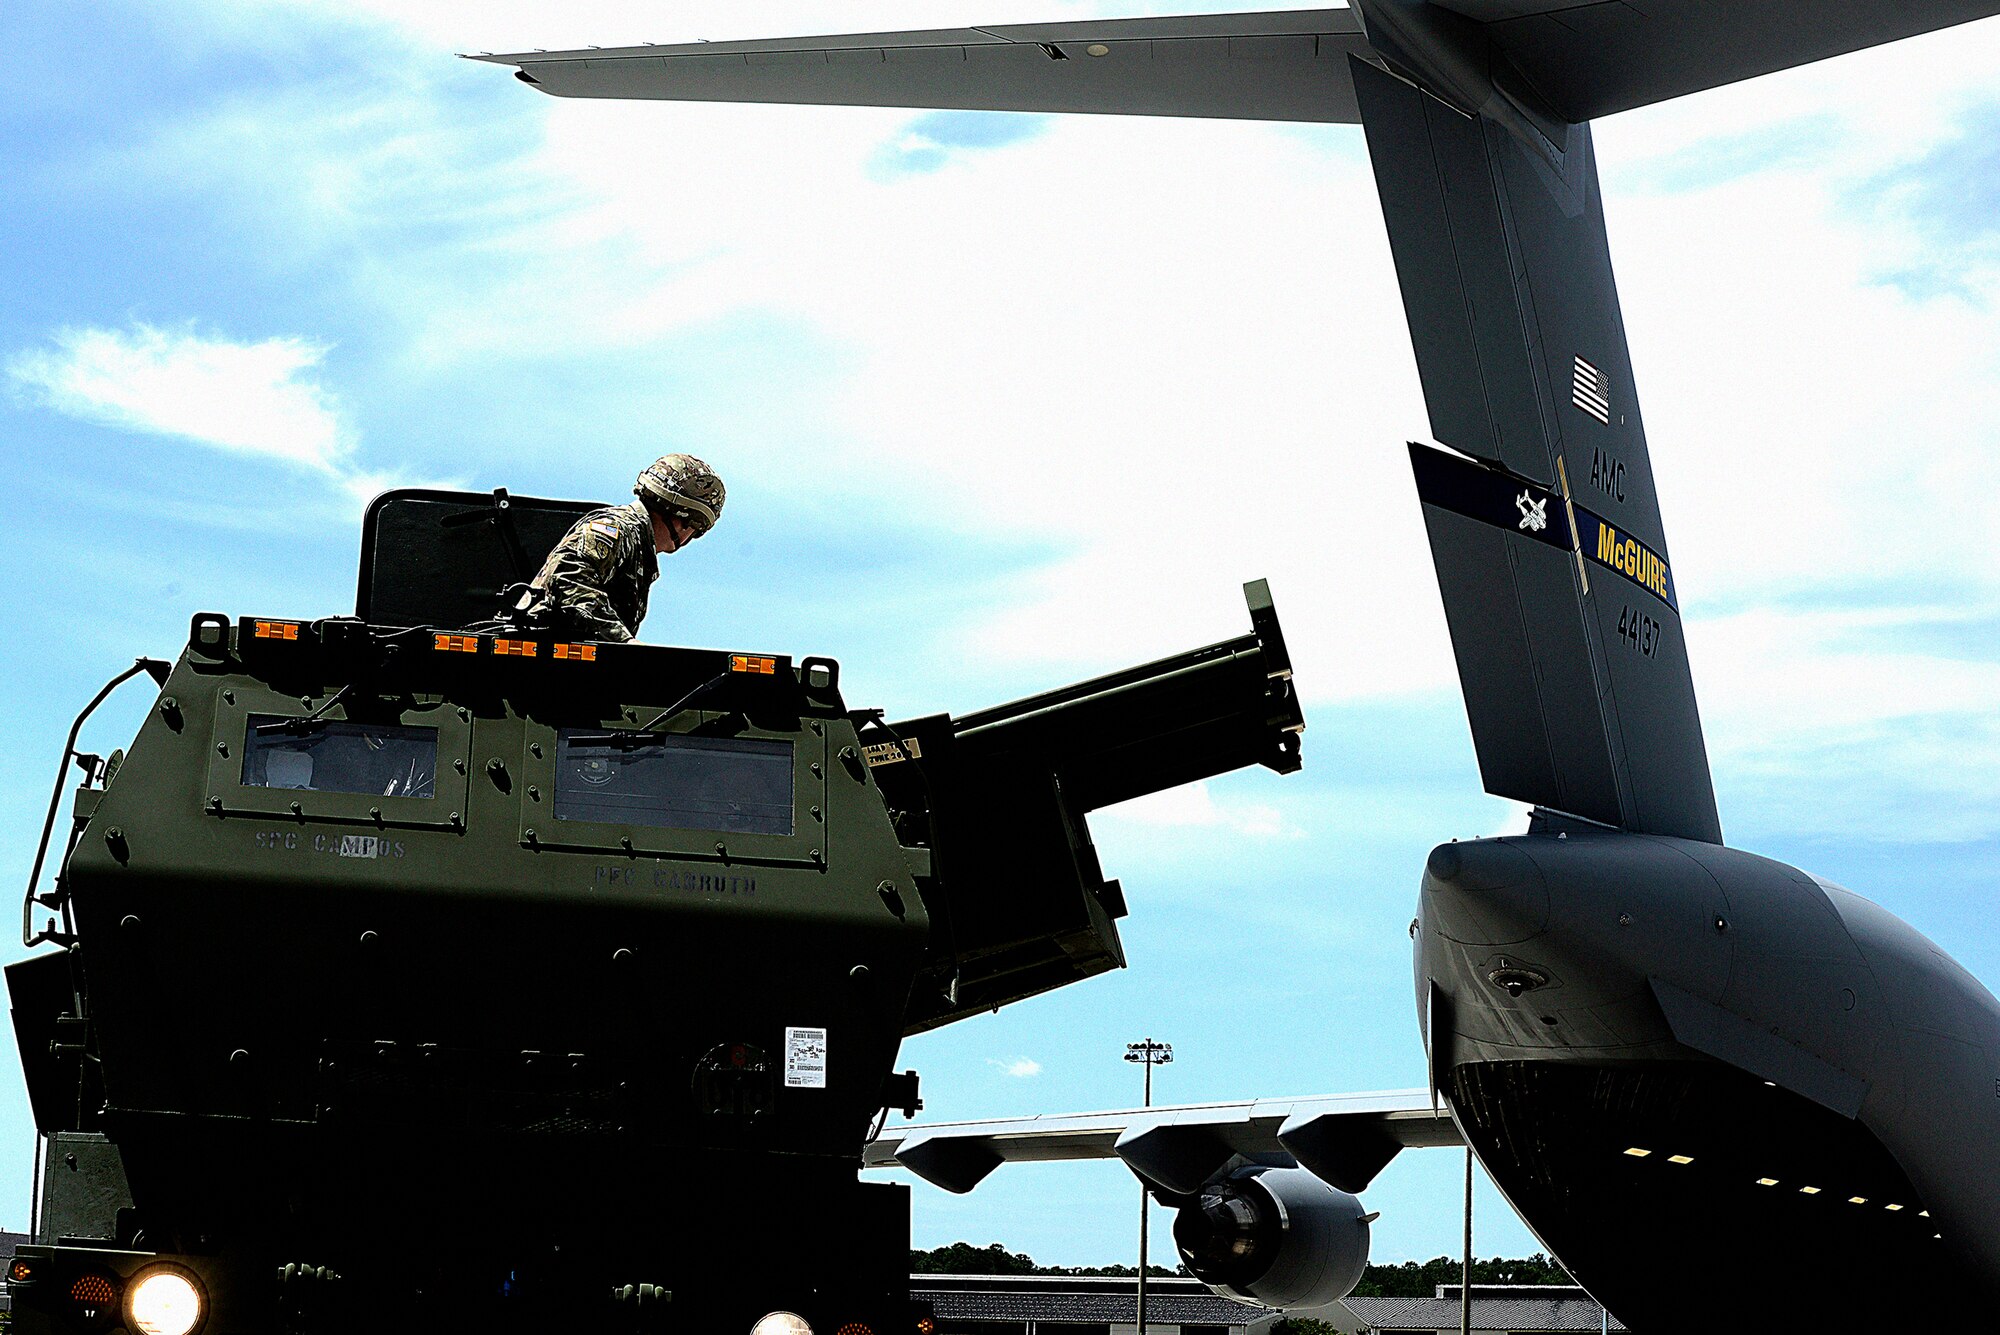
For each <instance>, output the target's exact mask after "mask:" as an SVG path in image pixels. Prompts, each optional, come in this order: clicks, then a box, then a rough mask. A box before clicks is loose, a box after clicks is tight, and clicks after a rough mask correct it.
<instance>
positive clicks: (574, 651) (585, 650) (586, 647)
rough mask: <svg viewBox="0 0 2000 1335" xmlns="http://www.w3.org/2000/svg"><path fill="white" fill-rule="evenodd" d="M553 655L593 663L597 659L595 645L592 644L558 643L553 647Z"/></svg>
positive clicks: (573, 660)
mask: <svg viewBox="0 0 2000 1335" xmlns="http://www.w3.org/2000/svg"><path fill="white" fill-rule="evenodd" d="M555 656H556V657H557V658H566V659H569V660H570V661H572V662H577V663H595V662H596V661H597V646H596V645H594V644H558V645H557V646H556V647H555Z"/></svg>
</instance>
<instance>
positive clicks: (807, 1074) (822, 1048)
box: [785, 1026, 826, 1089]
mask: <svg viewBox="0 0 2000 1335" xmlns="http://www.w3.org/2000/svg"><path fill="white" fill-rule="evenodd" d="M785 1088H786V1089H825V1088H826V1030H824V1029H798V1028H793V1027H791V1026H787V1027H786V1029H785Z"/></svg>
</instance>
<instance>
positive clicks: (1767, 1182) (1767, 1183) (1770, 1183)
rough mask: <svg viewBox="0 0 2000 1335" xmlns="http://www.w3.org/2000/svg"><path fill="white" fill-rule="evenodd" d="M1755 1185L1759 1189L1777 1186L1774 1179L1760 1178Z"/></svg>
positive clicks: (1776, 1181)
mask: <svg viewBox="0 0 2000 1335" xmlns="http://www.w3.org/2000/svg"><path fill="white" fill-rule="evenodd" d="M1757 1185H1758V1186H1760V1187H1775V1186H1777V1185H1778V1179H1777V1178H1775V1177H1760V1178H1758V1179H1757Z"/></svg>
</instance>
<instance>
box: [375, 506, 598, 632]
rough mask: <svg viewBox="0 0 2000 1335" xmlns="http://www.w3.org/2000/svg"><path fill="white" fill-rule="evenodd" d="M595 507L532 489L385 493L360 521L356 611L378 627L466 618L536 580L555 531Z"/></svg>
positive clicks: (481, 615) (458, 622)
mask: <svg viewBox="0 0 2000 1335" xmlns="http://www.w3.org/2000/svg"><path fill="white" fill-rule="evenodd" d="M595 508H596V507H595V506H594V505H592V504H591V503H590V502H588V501H550V500H543V499H542V498H541V497H538V496H510V495H508V494H507V492H506V489H505V488H502V489H499V490H496V491H494V492H491V493H481V492H465V491H435V490H425V489H420V488H413V487H404V488H400V489H398V490H395V491H385V492H383V493H382V494H381V495H380V496H377V497H376V498H375V499H374V500H373V501H371V502H370V503H369V505H368V512H367V514H366V515H364V516H363V517H362V521H361V575H360V579H359V580H358V581H357V584H356V588H355V593H354V615H355V616H357V617H359V618H361V619H362V620H363V621H372V622H375V623H376V624H378V625H385V626H469V625H472V624H473V623H475V622H479V621H485V620H487V619H488V618H490V617H493V616H495V615H496V614H497V613H498V612H499V610H500V594H501V591H502V590H503V589H505V588H506V587H507V586H508V585H510V584H523V583H526V582H527V581H528V580H530V579H533V578H534V575H535V572H536V571H537V570H539V569H541V566H542V561H543V560H544V559H545V558H546V557H547V556H548V554H549V549H550V548H552V547H554V546H555V545H556V542H557V540H558V539H560V538H561V537H562V535H563V534H564V533H567V532H568V531H569V527H570V525H571V524H574V523H575V522H576V521H577V520H578V519H579V518H581V517H582V516H583V515H585V514H588V513H589V512H590V511H591V510H593V509H595Z"/></svg>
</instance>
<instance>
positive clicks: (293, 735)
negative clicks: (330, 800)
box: [243, 714, 437, 798]
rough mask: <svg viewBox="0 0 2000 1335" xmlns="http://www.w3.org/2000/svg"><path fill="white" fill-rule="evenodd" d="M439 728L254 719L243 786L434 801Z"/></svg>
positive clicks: (274, 716)
mask: <svg viewBox="0 0 2000 1335" xmlns="http://www.w3.org/2000/svg"><path fill="white" fill-rule="evenodd" d="M436 781H437V729H436V728H406V727H403V726H402V725H400V724H396V723H332V722H328V723H318V722H315V723H311V724H307V725H304V726H303V727H301V726H300V725H299V722H298V720H297V719H291V718H286V717H283V716H282V715H278V714H252V715H251V716H250V722H249V725H248V727H246V728H245V729H244V737H243V786H244V787H245V788H298V789H303V790H305V791H307V792H314V793H368V794H370V795H373V796H376V797H426V798H427V797H431V796H434V794H435V785H436Z"/></svg>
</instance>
